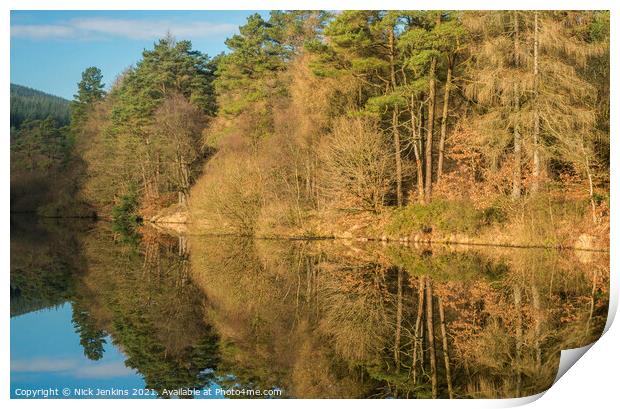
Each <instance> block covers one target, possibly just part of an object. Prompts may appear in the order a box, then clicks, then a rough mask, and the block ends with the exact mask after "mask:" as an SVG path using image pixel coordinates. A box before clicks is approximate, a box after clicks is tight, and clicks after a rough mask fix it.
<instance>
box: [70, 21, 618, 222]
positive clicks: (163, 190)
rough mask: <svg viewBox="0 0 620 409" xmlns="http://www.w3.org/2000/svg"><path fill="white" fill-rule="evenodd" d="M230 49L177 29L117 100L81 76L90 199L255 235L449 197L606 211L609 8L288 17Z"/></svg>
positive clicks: (79, 125)
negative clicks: (194, 40)
mask: <svg viewBox="0 0 620 409" xmlns="http://www.w3.org/2000/svg"><path fill="white" fill-rule="evenodd" d="M226 45H227V46H228V47H229V49H230V51H229V52H228V53H225V54H222V55H218V56H216V57H214V58H209V57H207V56H206V55H203V54H201V53H200V52H198V51H194V50H192V49H191V44H190V43H189V42H187V41H176V40H175V39H173V38H171V37H167V38H164V39H162V40H160V41H159V42H158V43H156V44H155V46H154V48H153V49H152V50H147V51H145V52H144V53H143V56H142V59H141V60H140V61H139V62H138V63H137V64H136V66H135V67H132V68H130V69H129V70H127V71H126V72H125V73H123V74H122V75H120V76H119V77H118V79H117V80H116V81H115V83H114V84H113V85H112V86H111V88H110V92H109V93H108V94H107V95H105V94H104V93H103V92H102V91H101V90H102V85H101V78H100V75H98V74H97V72H96V69H94V68H91V69H89V70H91V71H92V70H95V72H90V74H91V75H90V77H89V78H87V77H88V74H89V71H88V70H87V71H86V72H85V75H86V76H87V77H85V78H84V79H83V80H82V82H81V83H80V85H79V92H78V94H77V96H76V100H75V102H74V103H73V123H72V130H73V132H74V134H75V135H76V141H77V152H78V154H79V155H81V157H83V158H84V159H85V161H86V163H87V165H88V166H87V172H86V177H85V181H84V185H83V189H82V192H83V194H84V195H85V197H86V198H88V200H89V201H90V202H91V203H93V204H95V206H96V207H98V208H100V209H108V210H109V209H110V208H111V207H113V206H115V205H118V204H119V203H120V202H122V201H125V203H126V202H127V201H128V200H129V201H131V202H134V203H135V206H133V208H134V209H136V212H138V213H142V214H146V215H148V214H152V213H154V212H156V211H157V210H158V209H161V208H162V207H165V206H168V205H170V204H172V203H174V202H179V203H181V204H183V205H185V204H187V203H188V202H191V203H190V206H189V207H190V210H191V212H192V215H193V216H194V217H195V218H196V219H197V220H200V221H202V222H204V223H205V224H207V225H210V226H217V227H218V228H219V229H222V230H228V231H236V232H246V233H253V232H254V233H255V232H257V231H259V232H265V231H269V230H270V229H271V230H274V229H275V230H278V229H279V231H297V232H299V231H309V230H316V231H319V230H321V226H320V223H318V225H317V223H315V222H316V220H323V221H326V220H333V217H337V218H338V217H343V215H345V216H344V217H346V215H353V214H360V212H361V213H364V212H369V213H370V214H383V213H385V212H386V211H393V210H391V209H401V208H403V209H414V213H415V212H416V211H417V210H415V209H418V208H427V207H429V206H430V207H432V206H435V205H436V204H437V203H440V202H441V203H458V205H457V206H458V207H461V206H462V204H463V203H466V204H467V206H470V207H472V208H474V210H475V211H480V213H479V214H480V215H481V216H480V217H485V220H487V219H486V217H487V216H488V215H489V214H498V215H500V216H501V217H499V216H498V217H497V218H496V219H497V220H500V219H501V220H507V219H511V218H512V219H515V218H516V214H515V211H516V210H519V211H520V212H521V214H524V213H523V212H525V209H526V208H528V206H529V207H530V208H535V207H536V206H538V207H539V208H541V206H547V205H548V206H549V209H551V208H552V207H554V206H556V205H557V206H559V207H560V208H558V209H556V208H554V209H552V210H551V211H549V209H547V208H545V209H546V210H545V209H542V208H541V210H540V211H541V212H543V210H544V212H545V213H544V214H550V213H553V212H554V211H557V212H563V213H566V209H565V207H562V206H565V205H564V204H562V203H567V202H570V203H573V204H575V205H574V206H573V205H571V206H573V208H574V209H576V210H575V212H576V213H575V214H576V216H575V217H578V216H579V217H583V218H585V217H589V220H590V223H592V222H594V224H595V225H597V224H598V225H600V223H606V220H607V215H608V210H607V209H608V197H609V195H608V183H609V13H606V12H564V11H484V12H482V11H481V12H476V11H465V12H460V11H345V12H342V13H337V14H330V13H327V12H322V11H309V12H305V11H291V12H283V11H274V12H271V14H270V16H269V18H263V17H261V16H260V15H258V14H255V15H252V16H250V17H249V18H248V20H247V23H246V24H245V25H243V26H241V27H240V29H239V34H236V35H234V36H232V37H231V38H229V39H228V40H227V41H226ZM92 74H95V75H92ZM99 74H100V73H99ZM98 84H99V85H98ZM206 159H208V160H206ZM203 164H204V165H203ZM199 175H200V176H199ZM192 186H193V188H192V190H191V194H190V188H191V187H192ZM550 203H551V204H550ZM445 207H446V206H445V205H444V204H442V205H441V206H439V208H441V209H444V208H445ZM448 207H449V206H448ZM489 209H490V210H489ZM474 210H472V212H474ZM334 211H335V212H336V213H334ZM530 213H531V212H530ZM586 213H587V214H586ZM334 214H338V215H339V216H334ZM472 214H474V213H472ZM532 214H534V213H532ZM485 215H486V216H485ZM414 216H415V215H414ZM584 220H585V219H584ZM313 223H314V224H313ZM476 223H478V224H480V223H482V222H481V221H476ZM431 227H432V226H431Z"/></svg>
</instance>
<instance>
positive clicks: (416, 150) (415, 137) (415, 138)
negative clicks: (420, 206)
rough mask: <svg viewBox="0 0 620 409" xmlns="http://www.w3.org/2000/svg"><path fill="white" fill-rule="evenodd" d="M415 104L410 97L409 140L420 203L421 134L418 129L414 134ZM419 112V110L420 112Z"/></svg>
mask: <svg viewBox="0 0 620 409" xmlns="http://www.w3.org/2000/svg"><path fill="white" fill-rule="evenodd" d="M414 109H415V103H414V97H413V95H412V96H411V140H412V142H413V154H414V156H415V168H416V182H417V183H416V184H417V189H418V201H420V202H422V201H423V200H424V170H423V169H422V158H421V156H420V155H421V152H422V145H421V140H422V133H421V130H420V128H418V130H417V132H416V123H415V122H416V121H415V118H416V114H415V111H414ZM420 111H421V110H420ZM417 118H418V126H419V125H420V124H421V123H422V117H421V114H418V116H417Z"/></svg>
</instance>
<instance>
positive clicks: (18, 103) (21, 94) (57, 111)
mask: <svg viewBox="0 0 620 409" xmlns="http://www.w3.org/2000/svg"><path fill="white" fill-rule="evenodd" d="M48 117H52V118H53V119H55V120H56V121H57V122H58V124H59V125H60V126H64V125H68V124H69V101H67V100H66V99H64V98H60V97H57V96H54V95H50V94H46V93H44V92H41V91H38V90H36V89H32V88H28V87H24V86H22V85H17V84H11V127H15V128H19V127H20V126H21V124H22V123H23V122H25V121H27V120H43V119H47V118H48Z"/></svg>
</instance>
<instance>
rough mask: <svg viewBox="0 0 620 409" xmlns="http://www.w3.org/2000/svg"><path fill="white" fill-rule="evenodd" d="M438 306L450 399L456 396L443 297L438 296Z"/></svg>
mask: <svg viewBox="0 0 620 409" xmlns="http://www.w3.org/2000/svg"><path fill="white" fill-rule="evenodd" d="M437 306H438V307H439V321H440V324H441V342H442V346H443V362H444V365H445V367H446V382H447V384H448V396H449V397H450V399H452V398H453V397H454V393H453V391H452V375H451V374H450V356H449V355H448V333H447V331H446V317H445V314H444V311H443V304H442V302H441V297H437Z"/></svg>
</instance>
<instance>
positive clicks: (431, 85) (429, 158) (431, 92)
mask: <svg viewBox="0 0 620 409" xmlns="http://www.w3.org/2000/svg"><path fill="white" fill-rule="evenodd" d="M436 68H437V59H436V58H435V57H433V58H432V60H431V68H430V70H429V81H428V118H427V121H428V122H427V125H426V146H425V151H426V152H425V153H426V155H425V156H426V163H425V165H426V169H425V173H426V174H425V186H424V201H425V202H426V203H429V202H430V201H431V193H432V183H433V125H434V123H435V70H436Z"/></svg>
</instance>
